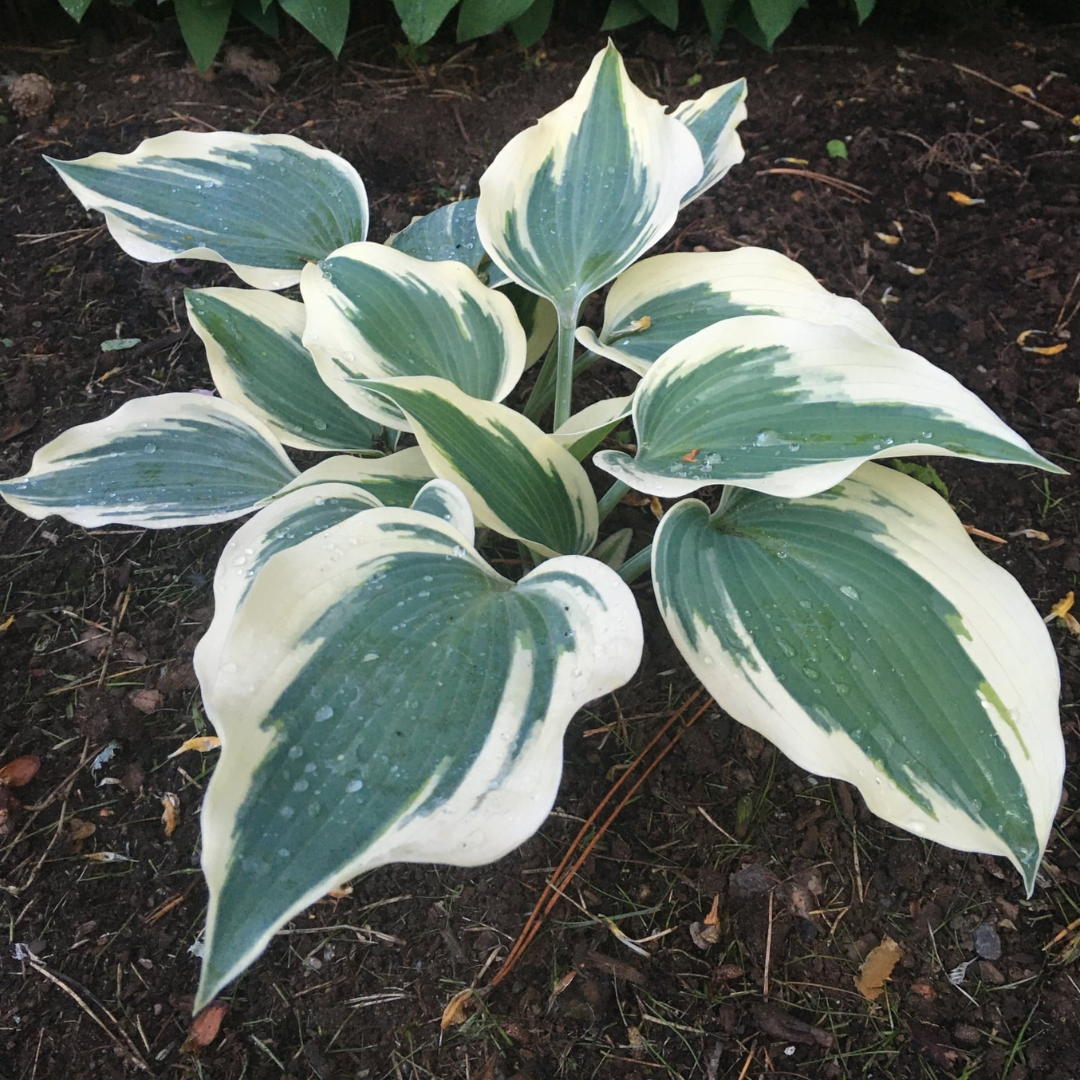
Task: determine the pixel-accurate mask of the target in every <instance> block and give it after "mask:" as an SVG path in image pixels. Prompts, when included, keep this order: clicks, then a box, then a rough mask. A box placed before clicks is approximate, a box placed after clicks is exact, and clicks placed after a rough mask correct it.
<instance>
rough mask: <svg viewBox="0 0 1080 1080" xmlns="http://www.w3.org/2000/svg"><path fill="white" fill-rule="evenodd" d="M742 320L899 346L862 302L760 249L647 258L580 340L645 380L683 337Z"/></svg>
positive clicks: (614, 289) (618, 285)
mask: <svg viewBox="0 0 1080 1080" xmlns="http://www.w3.org/2000/svg"><path fill="white" fill-rule="evenodd" d="M739 315H782V316H784V317H785V318H789V319H803V320H805V321H806V322H812V323H821V324H823V325H836V326H847V327H849V328H850V329H852V330H855V331H856V332H857V333H859V334H861V335H862V336H863V337H865V338H867V339H868V340H870V341H875V342H877V343H878V344H881V345H895V344H896V342H895V341H894V340H893V338H892V336H891V335H890V334H889V332H888V331H887V330H886V329H885V327H884V326H882V325H881V323H879V322H878V321H877V319H875V318H874V316H873V315H872V314H871V313H870V312H869V310H868V309H867V308H864V307H863V306H862V304H860V303H859V302H858V300H851V299H849V298H848V297H845V296H836V295H834V294H833V293H831V292H829V291H828V290H827V289H826V288H825V287H824V286H823V285H819V284H818V282H817V280H816V279H815V278H814V275H813V274H811V273H810V271H809V270H806V269H804V268H803V267H801V266H800V265H799V264H798V263H797V262H795V261H794V260H792V259H789V258H787V257H786V256H784V255H781V254H780V252H778V251H770V250H768V249H767V248H756V247H744V248H737V249H736V250H735V251H715V252H712V251H710V252H694V253H691V252H681V253H676V254H673V255H655V256H653V257H652V258H651V259H642V261H641V262H639V263H635V264H634V265H633V266H631V267H630V269H629V270H627V271H626V273H625V274H620V275H619V278H618V280H617V281H616V282H615V284H614V285H612V286H611V291H610V292H609V293H608V296H607V300H606V301H605V303H604V325H603V328H602V329H601V331H600V336H599V338H597V335H596V334H595V333H593V331H592V330H590V329H589V328H588V327H581V328H579V330H578V332H577V337H578V341H580V342H581V344H582V345H583V346H584V347H585V348H587V349H591V350H592V351H593V352H595V353H599V354H600V355H601V356H606V357H607V358H608V359H609V360H614V361H615V362H616V363H617V364H622V365H623V366H624V367H628V368H630V370H631V371H636V372H637V373H638V374H639V375H644V374H645V373H646V372H647V371H648V370H649V368H650V367H651V366H652V365H653V363H654V362H655V361H656V360H658V359H659V358H660V357H661V356H663V354H664V353H665V352H667V350H668V349H670V348H671V347H672V346H673V345H676V344H678V343H679V342H680V341H682V340H683V339H684V338H688V337H690V335H691V334H696V333H697V332H698V331H699V330H704V329H705V328H706V327H707V326H712V325H713V323H717V322H722V321H723V320H724V319H733V318H736V317H737V316H739Z"/></svg>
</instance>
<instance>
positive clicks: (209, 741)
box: [169, 735, 221, 759]
mask: <svg viewBox="0 0 1080 1080" xmlns="http://www.w3.org/2000/svg"><path fill="white" fill-rule="evenodd" d="M220 747H221V740H220V739H219V738H218V737H217V736H216V735H197V736H196V737H195V738H194V739H188V740H187V742H185V743H184V744H183V745H182V746H181V747H180V749H179V750H174V751H173V752H172V753H171V754H170V755H169V759H172V758H174V757H179V756H180V755H181V754H185V753H187V751H188V750H198V752H199V753H200V754H206V753H209V752H210V751H211V750H218V749H220Z"/></svg>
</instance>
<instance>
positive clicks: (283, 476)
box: [0, 394, 297, 529]
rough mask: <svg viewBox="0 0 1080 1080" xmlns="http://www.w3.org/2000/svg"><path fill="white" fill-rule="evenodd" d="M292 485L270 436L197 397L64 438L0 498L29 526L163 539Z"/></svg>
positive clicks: (1, 486)
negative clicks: (56, 523) (112, 530)
mask: <svg viewBox="0 0 1080 1080" xmlns="http://www.w3.org/2000/svg"><path fill="white" fill-rule="evenodd" d="M296 475H297V470H296V466H295V465H293V463H292V462H291V461H290V460H289V459H288V457H286V456H285V450H284V449H283V447H282V446H281V443H279V442H278V440H277V438H276V437H275V435H274V433H273V432H272V431H271V430H270V429H269V428H268V427H267V426H266V425H265V424H264V423H263V422H262V421H261V420H259V419H258V418H257V417H255V416H252V415H251V414H250V413H249V412H248V411H247V410H246V409H242V408H241V407H240V406H239V405H234V404H233V403H232V402H229V401H222V400H221V399H220V398H215V397H211V396H209V395H206V394H161V395H160V396H159V397H148V398H138V399H137V400H135V401H129V402H128V403H127V404H126V405H121V406H120V408H119V409H117V410H116V412H114V413H113V414H112V416H107V417H106V418H105V419H104V420H97V421H95V422H94V423H92V424H80V425H79V426H78V427H73V428H71V429H69V430H68V431H65V432H64V434H63V435H60V436H58V437H57V438H55V439H53V441H52V442H51V443H48V444H47V445H45V446H43V447H42V448H41V449H40V450H39V451H38V452H37V453H36V454H35V455H34V461H33V464H32V465H31V468H30V471H29V472H28V473H27V474H26V475H25V476H20V477H18V478H17V479H14V480H7V481H4V482H3V483H0V496H3V498H4V499H5V501H7V502H9V503H10V504H11V505H12V506H14V507H15V508H16V509H17V510H21V511H22V512H23V513H24V514H26V515H27V516H28V517H32V518H44V517H48V516H49V515H50V514H59V515H60V516H61V517H62V518H65V519H66V520H67V521H70V522H73V523H74V524H75V525H83V526H85V527H86V528H88V529H89V528H96V527H97V526H99V525H111V524H117V523H124V524H129V525H143V526H145V527H146V528H149V529H164V528H170V527H172V526H175V525H206V524H209V523H210V522H214V521H228V520H230V519H231V518H235V517H240V516H241V515H242V514H247V513H250V512H251V511H252V510H253V509H254V508H255V507H256V506H257V505H258V504H259V503H260V502H261V501H262V500H263V499H267V498H269V497H270V496H272V495H273V494H274V493H275V492H277V491H279V490H280V489H281V488H282V487H283V486H284V485H285V484H287V483H289V481H290V480H292V479H293V477H295V476H296Z"/></svg>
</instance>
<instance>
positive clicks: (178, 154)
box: [45, 131, 368, 289]
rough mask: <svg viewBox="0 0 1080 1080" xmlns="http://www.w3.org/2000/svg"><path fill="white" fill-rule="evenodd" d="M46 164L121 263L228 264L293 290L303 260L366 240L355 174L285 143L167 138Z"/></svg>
mask: <svg viewBox="0 0 1080 1080" xmlns="http://www.w3.org/2000/svg"><path fill="white" fill-rule="evenodd" d="M45 160H46V161H48V162H49V164H50V165H52V167H53V168H54V169H56V171H57V172H58V173H59V174H60V176H61V177H62V178H63V180H64V183H66V184H67V186H68V187H69V188H71V190H72V192H73V193H74V194H75V197H76V198H77V199H78V200H79V202H81V203H82V204H83V206H85V207H86V208H87V209H88V210H100V211H101V212H102V213H103V214H104V215H105V221H106V223H107V224H108V226H109V232H110V233H112V235H113V239H115V240H116V242H117V243H118V244H119V245H120V246H121V247H122V248H123V249H124V251H126V252H127V253H128V254H129V255H131V256H133V257H134V258H136V259H142V260H143V261H144V262H165V261H166V260H168V259H209V260H210V261H212V262H224V263H228V264H229V266H231V267H232V268H233V270H235V271H236V273H237V274H239V276H240V278H241V279H242V280H243V281H244V282H245V283H246V284H248V285H253V286H254V287H255V288H257V289H283V288H285V287H286V286H289V285H295V284H296V283H297V282H298V281H299V280H300V271H301V270H302V269H303V267H304V264H305V263H306V262H308V261H310V260H312V259H321V258H323V256H325V255H329V254H330V252H331V251H333V250H334V249H335V248H339V247H341V246H342V245H343V244H348V243H351V242H352V241H354V240H363V239H364V237H365V236H367V225H368V204H367V194H366V192H365V191H364V184H363V181H361V179H360V177H359V175H358V174H357V172H356V170H355V169H354V168H353V167H352V166H351V165H350V164H349V163H348V162H347V161H344V160H343V159H342V158H339V157H338V156H337V155H336V154H331V153H330V152H329V151H328V150H317V149H316V148H315V147H313V146H309V145H308V144H307V143H305V142H303V141H302V140H300V139H297V138H294V137H293V136H292V135H246V134H242V133H241V132H235V131H215V132H211V133H202V132H193V131H175V132H172V133H171V134H169V135H159V136H157V137H156V138H153V139H146V140H145V141H143V142H142V143H141V144H140V145H139V146H138V148H137V149H136V150H134V151H133V152H132V153H130V154H106V153H100V154H92V155H91V156H90V157H87V158H80V159H79V160H78V161H55V160H54V159H52V158H46V159H45Z"/></svg>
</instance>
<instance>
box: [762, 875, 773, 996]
mask: <svg viewBox="0 0 1080 1080" xmlns="http://www.w3.org/2000/svg"><path fill="white" fill-rule="evenodd" d="M772 925H773V894H772V889H770V890H769V929H768V930H767V931H766V932H765V976H764V978H763V979H762V980H761V996H762V998H763V999H764V1000H765V1001H768V1000H769V966H770V965H771V964H772Z"/></svg>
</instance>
